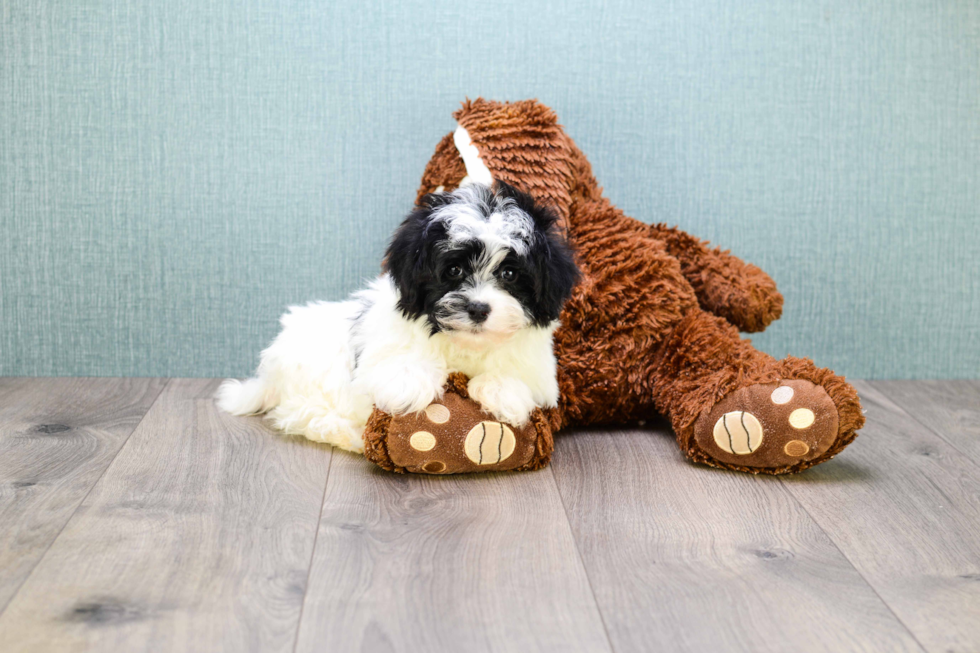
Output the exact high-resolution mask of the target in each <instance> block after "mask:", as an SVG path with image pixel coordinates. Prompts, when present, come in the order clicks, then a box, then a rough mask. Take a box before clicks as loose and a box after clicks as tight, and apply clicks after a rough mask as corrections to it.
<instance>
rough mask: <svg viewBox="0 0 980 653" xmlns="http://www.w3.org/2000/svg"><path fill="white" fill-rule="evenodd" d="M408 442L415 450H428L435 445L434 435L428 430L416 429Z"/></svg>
mask: <svg viewBox="0 0 980 653" xmlns="http://www.w3.org/2000/svg"><path fill="white" fill-rule="evenodd" d="M408 443H409V444H410V445H412V449H415V450H416V451H430V450H431V449H432V448H433V447H435V446H436V436H434V435H432V434H431V433H429V432H428V431H416V432H415V433H412V437H411V438H410V439H409V441H408Z"/></svg>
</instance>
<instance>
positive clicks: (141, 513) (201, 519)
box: [0, 379, 331, 653]
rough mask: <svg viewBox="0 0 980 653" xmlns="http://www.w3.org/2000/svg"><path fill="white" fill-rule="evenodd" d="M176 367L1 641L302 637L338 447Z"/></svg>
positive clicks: (218, 647)
mask: <svg viewBox="0 0 980 653" xmlns="http://www.w3.org/2000/svg"><path fill="white" fill-rule="evenodd" d="M215 388H216V382H214V381H209V380H200V379H187V380H173V381H171V382H170V384H169V385H168V387H167V388H166V390H165V391H164V392H163V393H162V394H161V396H160V397H159V399H158V400H157V402H156V403H155V404H154V405H153V408H152V409H151V410H150V412H149V413H147V415H146V417H145V418H144V420H143V422H142V423H141V424H140V426H139V427H138V428H137V429H136V431H135V432H134V433H133V435H132V436H131V437H130V439H129V441H128V442H127V443H126V446H125V447H124V448H123V449H122V451H120V453H119V455H118V456H117V457H116V459H115V461H114V462H113V464H112V465H111V466H110V467H109V469H108V470H107V471H106V473H105V475H104V476H103V477H102V479H101V480H100V481H99V482H98V484H97V485H96V486H95V488H94V489H93V490H92V492H91V494H90V495H89V496H88V498H87V499H86V500H85V501H84V502H83V503H82V505H81V506H80V507H79V509H78V510H77V512H76V514H75V516H74V517H73V518H72V519H71V521H70V522H69V523H68V525H67V526H66V527H65V529H64V531H63V532H62V534H61V535H60V536H59V537H58V539H57V540H56V541H55V543H54V544H53V545H52V547H51V549H50V550H49V552H48V554H47V555H46V556H45V558H44V559H43V561H42V562H41V563H39V564H38V565H37V567H36V568H35V570H34V573H33V574H32V575H31V577H30V578H29V579H28V581H27V582H25V583H24V585H23V587H22V588H21V590H20V592H19V593H18V594H17V596H16V597H15V598H14V600H13V601H11V603H10V605H9V606H8V607H7V610H6V612H4V614H3V615H0V649H2V650H3V651H5V653H14V652H17V651H40V650H44V651H86V650H87V651H127V652H128V651H154V652H157V651H171V650H172V651H187V650H195V651H236V652H237V651H259V650H261V651H288V650H291V649H292V646H293V643H294V640H295V633H296V627H297V623H298V619H299V614H300V610H301V606H302V598H303V593H304V589H305V583H306V578H307V572H308V568H309V562H310V556H311V553H312V548H313V541H314V536H315V532H316V524H317V519H318V515H319V511H320V504H321V498H322V496H323V495H322V492H323V487H324V485H325V481H326V476H327V473H328V468H329V462H330V458H331V452H330V450H329V449H327V448H325V447H322V446H317V445H313V444H311V443H306V442H303V441H297V440H287V439H283V438H279V437H276V436H275V435H274V434H273V433H272V432H271V431H270V430H269V429H268V427H266V426H265V425H264V424H263V423H262V421H261V420H259V419H257V418H236V417H231V416H228V415H224V414H221V413H219V412H218V411H217V409H216V408H215V406H214V402H213V400H212V398H211V396H212V393H213V392H214V390H215Z"/></svg>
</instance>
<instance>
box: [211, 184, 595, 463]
mask: <svg viewBox="0 0 980 653" xmlns="http://www.w3.org/2000/svg"><path fill="white" fill-rule="evenodd" d="M555 221H556V216H555V215H554V213H552V212H551V211H550V210H548V209H546V208H544V207H542V206H540V205H538V204H536V203H535V202H534V200H532V199H531V197H530V196H529V195H527V194H526V193H523V192H521V191H519V190H517V189H515V188H513V187H511V186H508V185H507V184H504V183H500V182H497V183H496V184H495V185H494V186H493V187H489V186H485V185H482V184H476V183H471V184H469V185H465V186H462V187H460V188H459V189H458V190H456V191H454V192H452V193H433V194H430V195H426V196H425V197H423V198H422V201H421V203H420V205H419V206H418V208H417V209H416V210H415V211H414V212H412V213H411V214H409V216H408V217H407V218H406V219H405V221H404V222H402V224H401V226H400V227H399V228H398V229H397V231H396V232H395V234H394V236H393V237H392V240H391V244H390V245H389V246H388V250H387V253H386V255H385V261H384V267H383V272H384V273H383V274H382V276H381V277H379V278H378V279H376V280H374V281H373V282H372V283H370V284H369V286H368V288H367V289H366V290H362V291H360V292H357V293H355V294H353V295H352V296H351V298H350V299H349V300H348V301H344V302H313V303H310V304H307V305H306V306H302V307H292V308H290V309H289V312H287V313H286V314H285V315H284V316H283V317H282V332H281V333H280V334H279V336H278V337H276V339H275V340H274V341H273V343H272V345H270V346H269V348H268V349H266V350H265V351H263V352H262V356H261V363H260V364H259V368H258V372H257V374H256V377H255V378H253V379H249V380H247V381H245V382H240V381H237V380H234V379H229V380H228V381H226V382H225V383H224V384H222V386H221V388H220V389H219V391H218V404H219V406H220V407H221V408H222V409H224V410H225V411H227V412H229V413H233V414H236V415H248V414H256V413H267V414H268V417H269V418H270V419H271V420H272V421H273V423H274V424H275V426H276V427H277V428H279V429H282V430H283V431H286V432H288V433H297V434H302V435H304V436H306V437H307V438H309V439H311V440H316V441H318V442H326V443H329V444H332V445H335V446H338V447H341V448H344V449H348V450H350V451H356V452H360V451H363V448H364V442H363V438H362V434H363V432H364V426H365V424H366V422H367V419H368V417H369V416H370V414H371V411H372V409H373V407H374V406H377V407H378V408H380V409H381V410H384V411H386V412H388V413H392V414H395V415H401V414H406V413H412V412H417V411H421V410H423V409H425V407H426V406H428V405H429V404H430V403H432V402H433V401H435V400H437V399H439V398H440V397H441V396H442V392H443V385H444V384H445V382H446V378H447V376H448V375H449V373H450V372H462V373H463V374H466V375H467V376H468V377H469V378H470V382H469V387H468V390H469V394H470V397H471V398H473V399H474V400H476V401H478V402H479V403H480V405H481V406H482V407H483V408H484V409H485V410H486V411H488V412H490V413H492V414H493V415H494V416H495V417H496V418H497V419H498V420H500V421H502V422H508V423H511V424H514V425H517V426H520V425H523V424H524V423H525V422H526V421H527V419H528V417H529V415H530V413H531V411H532V410H533V409H534V408H535V407H536V406H539V407H552V406H555V405H557V402H558V383H557V380H556V378H555V373H556V371H555V356H554V352H553V349H552V334H553V333H554V330H555V328H556V327H557V326H558V314H559V312H560V311H561V308H562V305H563V304H564V302H565V300H566V299H567V298H568V296H569V295H570V294H571V291H572V287H573V286H574V284H575V282H576V280H577V278H578V270H577V268H576V266H575V260H574V257H573V254H572V252H571V250H570V248H569V246H568V244H567V242H566V241H565V239H564V238H563V237H562V236H561V234H559V233H558V230H557V229H556V226H555Z"/></svg>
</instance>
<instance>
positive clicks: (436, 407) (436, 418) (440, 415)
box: [425, 404, 449, 424]
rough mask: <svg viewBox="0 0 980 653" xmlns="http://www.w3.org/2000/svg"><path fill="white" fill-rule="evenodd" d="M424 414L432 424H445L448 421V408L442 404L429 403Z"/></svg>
mask: <svg viewBox="0 0 980 653" xmlns="http://www.w3.org/2000/svg"><path fill="white" fill-rule="evenodd" d="M425 416H426V417H428V418H429V421H430V422H432V423H433V424H445V423H446V422H448V421H449V409H448V408H446V407H445V406H443V405H442V404H429V405H428V406H426V408H425Z"/></svg>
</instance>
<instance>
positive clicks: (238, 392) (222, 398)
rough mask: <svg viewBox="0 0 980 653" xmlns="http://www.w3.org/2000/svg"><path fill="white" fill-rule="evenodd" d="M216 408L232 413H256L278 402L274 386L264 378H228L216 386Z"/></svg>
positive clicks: (262, 411) (264, 410)
mask: <svg viewBox="0 0 980 653" xmlns="http://www.w3.org/2000/svg"><path fill="white" fill-rule="evenodd" d="M216 398H217V400H218V408H220V409H221V410H223V411H225V412H226V413H231V414H232V415H257V414H258V413H264V412H266V411H267V410H269V409H270V408H272V407H273V406H275V405H276V404H277V403H279V397H278V393H277V392H276V389H275V387H274V386H269V385H266V383H265V380H264V379H261V378H259V379H247V380H246V381H244V382H243V381H239V380H238V379H228V380H227V381H225V382H224V383H222V384H221V387H219V388H218V393H217V395H216Z"/></svg>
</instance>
